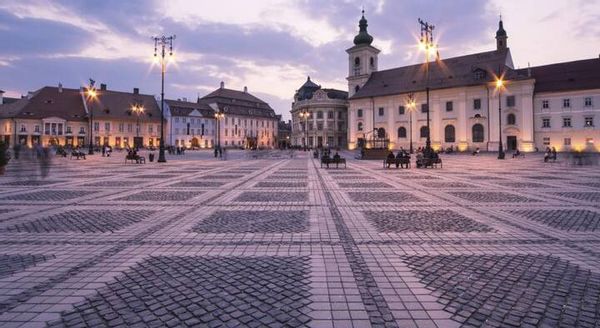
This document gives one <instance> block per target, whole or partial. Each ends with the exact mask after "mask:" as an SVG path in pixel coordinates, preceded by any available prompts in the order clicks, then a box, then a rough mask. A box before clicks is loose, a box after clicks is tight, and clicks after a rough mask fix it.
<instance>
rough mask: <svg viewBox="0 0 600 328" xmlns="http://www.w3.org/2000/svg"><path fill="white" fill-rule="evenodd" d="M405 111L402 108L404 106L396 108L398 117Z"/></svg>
mask: <svg viewBox="0 0 600 328" xmlns="http://www.w3.org/2000/svg"><path fill="white" fill-rule="evenodd" d="M405 111H406V109H405V108H404V106H398V115H404V112H405Z"/></svg>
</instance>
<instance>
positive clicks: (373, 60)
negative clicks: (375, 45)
mask: <svg viewBox="0 0 600 328" xmlns="http://www.w3.org/2000/svg"><path fill="white" fill-rule="evenodd" d="M369 63H370V64H371V67H375V58H373V57H371V58H370V59H369Z"/></svg>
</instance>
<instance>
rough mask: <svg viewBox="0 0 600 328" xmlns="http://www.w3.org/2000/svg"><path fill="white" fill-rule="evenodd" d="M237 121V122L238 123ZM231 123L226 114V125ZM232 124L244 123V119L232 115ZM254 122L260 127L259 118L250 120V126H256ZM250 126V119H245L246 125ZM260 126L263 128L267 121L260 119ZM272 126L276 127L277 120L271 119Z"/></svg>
mask: <svg viewBox="0 0 600 328" xmlns="http://www.w3.org/2000/svg"><path fill="white" fill-rule="evenodd" d="M236 121H237V123H236ZM228 124H229V117H227V116H225V125H226V126H227V125H228ZM231 124H237V125H240V126H241V125H242V119H241V118H239V117H238V118H237V119H236V118H235V117H232V118H231ZM254 124H256V127H258V120H250V127H252V126H254ZM247 126H248V120H247V119H244V127H247ZM260 126H261V127H262V128H264V127H265V121H260ZM267 127H269V122H268V121H267ZM271 127H272V128H274V127H275V121H271Z"/></svg>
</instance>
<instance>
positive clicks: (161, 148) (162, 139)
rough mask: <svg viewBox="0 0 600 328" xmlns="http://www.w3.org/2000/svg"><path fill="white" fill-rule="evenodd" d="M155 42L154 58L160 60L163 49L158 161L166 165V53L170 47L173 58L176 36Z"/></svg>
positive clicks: (156, 38)
mask: <svg viewBox="0 0 600 328" xmlns="http://www.w3.org/2000/svg"><path fill="white" fill-rule="evenodd" d="M152 39H153V40H154V58H155V59H158V56H159V54H158V47H159V46H160V47H161V51H160V66H161V84H160V86H161V87H160V143H159V151H158V160H157V162H159V163H165V162H166V161H167V158H166V157H165V128H164V121H165V71H166V67H167V63H166V62H165V55H166V51H165V48H166V47H167V46H168V47H169V56H173V40H175V35H171V36H164V35H163V36H160V37H153V38H152Z"/></svg>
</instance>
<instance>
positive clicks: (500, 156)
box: [496, 74, 506, 159]
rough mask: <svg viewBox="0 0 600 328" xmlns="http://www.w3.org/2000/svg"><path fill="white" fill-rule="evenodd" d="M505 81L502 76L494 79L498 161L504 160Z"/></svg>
mask: <svg viewBox="0 0 600 328" xmlns="http://www.w3.org/2000/svg"><path fill="white" fill-rule="evenodd" d="M505 84H506V81H504V74H502V75H500V76H499V77H497V78H496V91H498V159H504V157H505V154H504V148H503V147H502V89H503V88H504V85H505Z"/></svg>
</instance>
